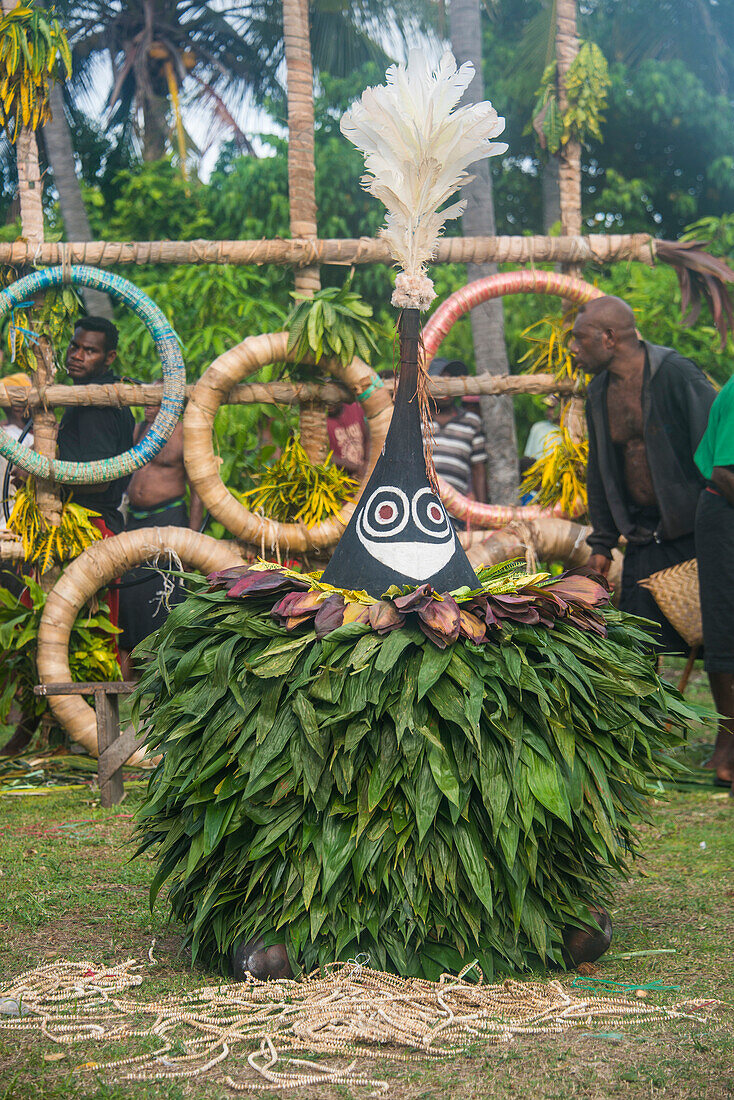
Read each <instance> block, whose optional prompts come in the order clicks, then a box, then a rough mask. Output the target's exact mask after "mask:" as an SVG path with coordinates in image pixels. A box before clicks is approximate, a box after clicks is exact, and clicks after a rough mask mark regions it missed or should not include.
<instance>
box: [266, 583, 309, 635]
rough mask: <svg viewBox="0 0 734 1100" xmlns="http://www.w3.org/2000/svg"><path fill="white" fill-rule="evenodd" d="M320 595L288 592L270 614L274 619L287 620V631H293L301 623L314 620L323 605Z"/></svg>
mask: <svg viewBox="0 0 734 1100" xmlns="http://www.w3.org/2000/svg"><path fill="white" fill-rule="evenodd" d="M319 595H320V593H318V592H288V593H286V595H285V596H283V597H282V599H280V600H278V602H277V603H276V605H275V607H274V608H273V609H272V611H271V612H270V614H271V615H272V616H273V618H274V619H281V620H283V619H287V620H288V622H286V629H287V630H292V629H293V627H294V626H297V625H298V623H299V622H305V621H306V620H307V619H311V618H313V616H314V615H315V614H316V612H317V611H318V610H319V607H320V606H321V603H322V601H321V600H320V599H319Z"/></svg>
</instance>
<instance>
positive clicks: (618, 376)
mask: <svg viewBox="0 0 734 1100" xmlns="http://www.w3.org/2000/svg"><path fill="white" fill-rule="evenodd" d="M571 353H572V354H573V356H574V359H575V360H576V363H577V365H578V366H579V367H580V368H581V370H583V371H585V372H586V373H587V374H590V375H592V376H593V377H592V380H591V382H590V383H589V387H588V390H587V400H586V416H587V422H588V428H589V469H588V491H589V517H590V520H591V526H592V528H593V530H592V533H591V535H590V536H589V539H588V542H589V545H590V546H591V550H592V556H591V559H590V562H589V564H590V565H591V567H592V568H594V569H597V570H598V571H599V572H600V573H603V574H604V575H606V574H607V573H608V572H609V566H610V564H611V558H612V549H613V548H614V547H615V546H616V545H617V542H618V541H619V537H620V535H624V537H625V538H626V540H627V548H626V551H625V558H624V570H623V573H622V586H621V594H620V607H621V608H622V610H623V611H628V612H630V614H633V615H641V616H643V617H644V618H646V619H652V620H653V621H654V622H656V623H657V624H658V627H659V634H658V637H657V639H656V641H657V643H658V644H659V646H660V648H661V649H662V650H664V651H666V652H669V653H687V652H688V646H687V645H686V643H685V642H684V641H683V639H682V638H681V637H680V635H679V634H678V633H677V631H675V630H674V629H673V627H672V626H671V625H670V623H669V622H668V620H667V619H666V618H665V616H664V615H663V614H662V612H661V611H660V610H659V608H658V606H657V604H656V603H655V600H654V599H653V597H652V595H651V593H650V592H649V591H648V590H647V589H645V588H642V587H641V586H640V585H639V584H638V583H637V582H638V581H640V580H643V579H644V578H645V577H649V576H650V574H651V573H655V572H657V571H658V570H659V569H666V568H667V567H668V566H670V565H677V564H678V563H679V562H682V561H687V560H688V559H690V558H693V557H695V555H696V551H695V545H694V538H693V528H694V521H695V516H696V505H697V503H698V497H699V494H700V492H701V489H702V488H703V486H704V484H705V482H704V479H703V477H702V475H701V473H700V471H699V469H698V467H697V466H696V464H695V462H694V460H693V455H694V452H695V450H696V448H697V446H698V444H699V442H700V440H701V437H702V436H703V433H704V431H705V430H706V425H707V423H708V417H709V411H710V409H711V406H712V405H713V402H714V398H715V397H716V393H715V391H714V388H713V386H712V385H711V383H710V382H709V381H708V380H707V379H706V377H705V375H704V374H703V373H702V371H700V370H699V369H698V367H697V366H696V365H695V363H692V362H691V360H690V359H685V358H684V357H683V356H682V355H679V354H678V353H677V352H676V351H673V349H672V348H665V347H658V346H657V345H656V344H649V343H647V341H646V340H641V339H640V338H639V336H638V333H637V331H636V327H635V316H634V313H633V312H632V310H631V309H630V307H629V306H628V305H627V303H626V302H624V301H622V299H621V298H613V297H611V296H607V297H604V298H596V299H595V300H594V301H592V302H589V303H588V304H587V305H586V306H585V307H583V308H582V309H581V311H580V312H579V314H578V317H577V318H576V321H575V323H574V326H573V337H572V340H571Z"/></svg>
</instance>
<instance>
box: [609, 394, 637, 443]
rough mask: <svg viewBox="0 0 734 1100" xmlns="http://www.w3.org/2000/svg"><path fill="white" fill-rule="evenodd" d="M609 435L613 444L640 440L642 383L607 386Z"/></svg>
mask: <svg viewBox="0 0 734 1100" xmlns="http://www.w3.org/2000/svg"><path fill="white" fill-rule="evenodd" d="M607 415H608V417H609V433H610V435H611V438H612V442H613V443H617V444H622V445H624V444H625V443H630V442H632V440H636V439H642V437H643V423H642V383H641V381H640V384H639V385H638V384H637V383H636V382H633V383H625V384H624V385H616V386H612V385H610V386H609V389H608V391H607Z"/></svg>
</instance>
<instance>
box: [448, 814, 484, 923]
mask: <svg viewBox="0 0 734 1100" xmlns="http://www.w3.org/2000/svg"><path fill="white" fill-rule="evenodd" d="M454 837H455V842H456V847H457V849H458V852H459V858H460V859H461V862H462V865H463V867H464V870H465V871H466V873H467V876H468V878H469V881H470V882H471V884H472V887H473V889H474V891H475V893H476V895H477V897H478V898H479V901H480V902H481V903H482V905H483V906H484V908H485V909H486V910H487V912H488V913H489V915H490V916H491V915H492V912H493V904H492V880H491V878H490V875H489V866H488V864H487V862H486V860H485V858H484V853H483V851H482V844H481V841H480V839H479V834H478V832H477V830H476V826H475V825H474V824H472V823H468V822H466V821H459V822H458V824H457V826H456V831H455V834H454Z"/></svg>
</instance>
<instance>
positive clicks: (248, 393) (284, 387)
mask: <svg viewBox="0 0 734 1100" xmlns="http://www.w3.org/2000/svg"><path fill="white" fill-rule="evenodd" d="M384 385H385V389H387V390H389V391H392V388H393V380H392V379H391V378H389V379H388V378H386V379H385V380H384ZM193 388H194V387H193V386H187V387H186V397H187V398H188V397H189V395H190V393H191V391H192V390H193ZM429 388H430V392H431V394H432V396H433V397H435V398H437V399H438V398H442V397H469V396H476V395H479V394H490V395H491V394H515V393H535V394H544V393H545V394H547V393H557V394H564V395H566V394H576V393H581V392H583V391H582V390H580V389H579V387H578V386H577V385H576V384H575V383H574V382H557V381H556V380H555V379H554V378H553V376H552V375H551V374H499V375H491V374H480V375H472V376H467V377H466V378H445V379H433V378H431V379H429ZM162 397H163V385H162V384H158V383H156V384H153V385H144V384H140V383H129V382H117V383H114V384H112V385H104V386H95V385H88V386H62V385H59V386H47V387H46V389H45V390H44V391H43V394H40V393H39V391H38V390H37V389H36V388H35V387H32V388H30V389H29V388H27V387H25V386H5V385H3V384H2V380H1V379H0V408H5V409H7V408H9V407H10V405H22V406H23V407H24V408H25V407H27V408H29V409H35V408H40V407H46V408H51V407H53V406H58V407H60V408H68V407H69V406H76V405H86V406H88V405H98V406H115V407H120V406H130V405H136V406H138V405H160V403H161V399H162ZM314 400H319V401H324V402H325V403H326V404H339V403H341V402H342V401H353V400H354V395H353V394H352V393H350V391H349V390H348V389H347V388H346V386H343V385H341V384H340V383H338V382H325V383H323V384H322V385H318V384H315V383H305V382H299V383H292V382H262V383H244V384H242V385H240V386H234V387H233V388H232V390H231V391H230V393H229V395H228V396H227V398H226V401H225V402H222V403H223V404H224V403H226V404H228V405H248V404H253V403H260V404H263V405H296V404H298V403H299V402H301V401H314Z"/></svg>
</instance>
